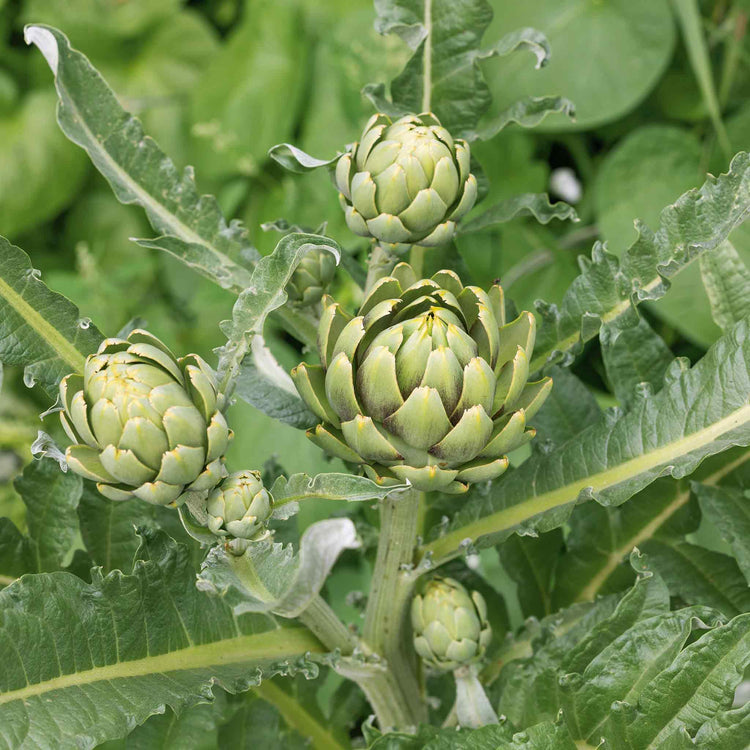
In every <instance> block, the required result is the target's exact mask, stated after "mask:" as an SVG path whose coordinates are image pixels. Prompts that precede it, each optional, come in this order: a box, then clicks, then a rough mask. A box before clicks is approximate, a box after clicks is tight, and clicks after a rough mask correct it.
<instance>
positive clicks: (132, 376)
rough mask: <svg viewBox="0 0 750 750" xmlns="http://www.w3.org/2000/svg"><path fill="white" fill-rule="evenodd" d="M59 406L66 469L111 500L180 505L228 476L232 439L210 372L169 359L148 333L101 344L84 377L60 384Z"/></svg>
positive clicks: (191, 360) (196, 361)
mask: <svg viewBox="0 0 750 750" xmlns="http://www.w3.org/2000/svg"><path fill="white" fill-rule="evenodd" d="M60 399H61V401H62V407H63V411H61V412H60V418H61V420H62V424H63V427H64V428H65V432H66V433H67V434H68V437H70V439H71V440H72V441H73V442H74V445H71V446H69V447H68V448H67V450H66V452H65V457H66V460H67V462H68V466H70V468H71V469H72V470H73V471H74V472H76V473H77V474H80V475H81V476H83V477H85V478H86V479H91V480H93V481H94V482H96V483H97V488H98V489H99V492H101V493H102V495H104V496H105V497H107V498H109V499H111V500H127V499H129V498H131V497H137V498H140V499H141V500H145V501H147V502H149V503H154V504H156V505H169V504H179V503H180V502H182V500H183V499H184V498H185V497H186V496H187V493H205V494H208V492H209V491H210V490H212V489H213V488H214V487H215V486H216V485H217V484H218V483H219V482H220V481H221V480H222V479H223V478H224V477H225V476H226V474H227V471H226V468H225V467H224V452H225V451H226V448H227V445H228V443H229V440H230V438H231V435H232V433H231V431H230V430H229V428H228V427H227V423H226V420H225V419H224V415H223V414H222V408H223V406H224V397H223V396H222V395H221V394H220V393H219V392H218V388H217V383H216V378H215V375H214V373H213V371H212V370H211V368H210V367H209V366H208V364H206V362H205V361H204V360H203V359H201V358H200V357H199V356H197V355H195V354H189V355H187V356H186V357H181V358H179V359H178V358H176V357H175V355H174V354H173V353H172V352H171V351H170V350H169V349H168V348H167V347H166V346H165V345H164V344H163V343H162V342H161V341H160V340H159V339H158V338H156V337H155V336H152V335H151V334H150V333H148V332H147V331H143V330H135V331H133V332H132V333H131V334H130V335H129V336H128V337H127V340H123V339H117V338H111V339H105V340H104V341H103V342H102V343H101V345H100V347H99V350H98V351H97V353H96V354H92V355H90V356H88V357H87V358H86V363H85V365H84V371H83V375H79V374H72V375H68V376H66V377H65V378H63V380H62V381H61V382H60Z"/></svg>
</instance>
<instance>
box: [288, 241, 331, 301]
mask: <svg viewBox="0 0 750 750" xmlns="http://www.w3.org/2000/svg"><path fill="white" fill-rule="evenodd" d="M335 274H336V258H335V257H334V255H333V253H331V252H329V251H328V250H323V249H316V250H311V251H310V252H309V253H307V255H305V256H304V257H303V258H302V260H301V261H300V263H299V265H298V266H297V268H295V269H294V273H293V274H292V278H291V279H289V283H288V284H287V286H286V292H287V294H288V295H289V299H290V300H291V301H292V303H294V304H295V305H297V306H298V307H308V306H310V305H315V304H317V303H318V302H320V300H321V299H323V295H324V294H325V292H326V290H327V289H328V287H329V286H330V284H331V282H332V281H333V277H334V275H335Z"/></svg>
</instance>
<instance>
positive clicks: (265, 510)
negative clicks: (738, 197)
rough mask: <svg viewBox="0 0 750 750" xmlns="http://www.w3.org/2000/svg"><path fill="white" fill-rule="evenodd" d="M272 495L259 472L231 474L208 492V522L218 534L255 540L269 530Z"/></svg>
mask: <svg viewBox="0 0 750 750" xmlns="http://www.w3.org/2000/svg"><path fill="white" fill-rule="evenodd" d="M272 509H273V499H272V498H271V495H270V494H269V492H268V490H267V489H266V488H265V487H264V486H263V482H262V480H261V478H260V472H257V471H239V472H237V473H235V474H230V475H229V476H228V477H227V478H226V479H225V480H224V481H223V482H222V483H221V484H220V485H219V486H218V487H215V488H214V489H213V490H212V491H211V494H210V495H209V496H208V500H207V502H206V513H207V517H208V522H207V526H208V528H209V530H210V531H212V532H213V533H214V534H216V535H217V536H226V537H234V538H235V539H245V540H248V541H257V540H258V539H260V538H262V537H263V536H266V535H267V533H268V530H267V527H266V524H267V523H268V519H269V518H270V517H271V512H272Z"/></svg>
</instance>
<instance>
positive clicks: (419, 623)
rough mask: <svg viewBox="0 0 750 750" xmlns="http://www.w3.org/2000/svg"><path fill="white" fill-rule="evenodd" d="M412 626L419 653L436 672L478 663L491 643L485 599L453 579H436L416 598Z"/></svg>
mask: <svg viewBox="0 0 750 750" xmlns="http://www.w3.org/2000/svg"><path fill="white" fill-rule="evenodd" d="M411 624H412V628H413V630H414V648H415V650H416V652H417V653H418V654H419V655H420V656H421V657H422V660H423V661H424V662H425V663H426V664H427V665H429V666H431V667H433V668H434V669H440V670H445V671H448V670H454V669H457V668H458V667H462V666H466V665H467V664H472V663H474V662H476V661H479V659H481V658H482V656H484V653H485V651H486V650H487V646H489V644H490V641H491V640H492V628H491V627H490V624H489V622H488V621H487V605H486V604H485V601H484V598H483V597H482V595H481V594H480V593H479V592H478V591H472V592H471V595H469V593H468V591H466V589H465V588H464V587H463V586H462V585H461V584H460V583H459V582H458V581H454V580H453V579H452V578H433V579H432V580H430V581H429V582H428V583H427V585H426V586H425V589H424V592H423V593H422V594H421V595H420V594H417V595H416V596H415V597H414V599H413V600H412V603H411Z"/></svg>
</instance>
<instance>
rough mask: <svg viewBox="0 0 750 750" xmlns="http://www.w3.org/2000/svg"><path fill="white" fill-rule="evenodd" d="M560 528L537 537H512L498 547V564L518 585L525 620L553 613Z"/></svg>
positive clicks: (561, 537)
mask: <svg viewBox="0 0 750 750" xmlns="http://www.w3.org/2000/svg"><path fill="white" fill-rule="evenodd" d="M562 543H563V536H562V532H561V531H560V529H553V530H552V531H550V532H548V533H547V534H541V535H540V536H537V537H532V536H512V537H510V539H506V540H505V541H504V542H503V543H502V544H501V545H499V546H498V553H499V554H500V561H501V562H502V564H503V567H504V568H505V570H507V571H508V575H509V576H510V577H511V578H512V579H513V580H514V581H515V582H516V584H517V586H518V600H519V602H520V603H521V611H522V612H523V615H524V617H530V616H532V615H533V616H534V617H544V616H545V615H549V614H551V613H552V611H553V610H552V596H551V592H552V580H553V575H554V572H555V566H556V564H557V556H558V555H559V553H560V549H561V548H562Z"/></svg>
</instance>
